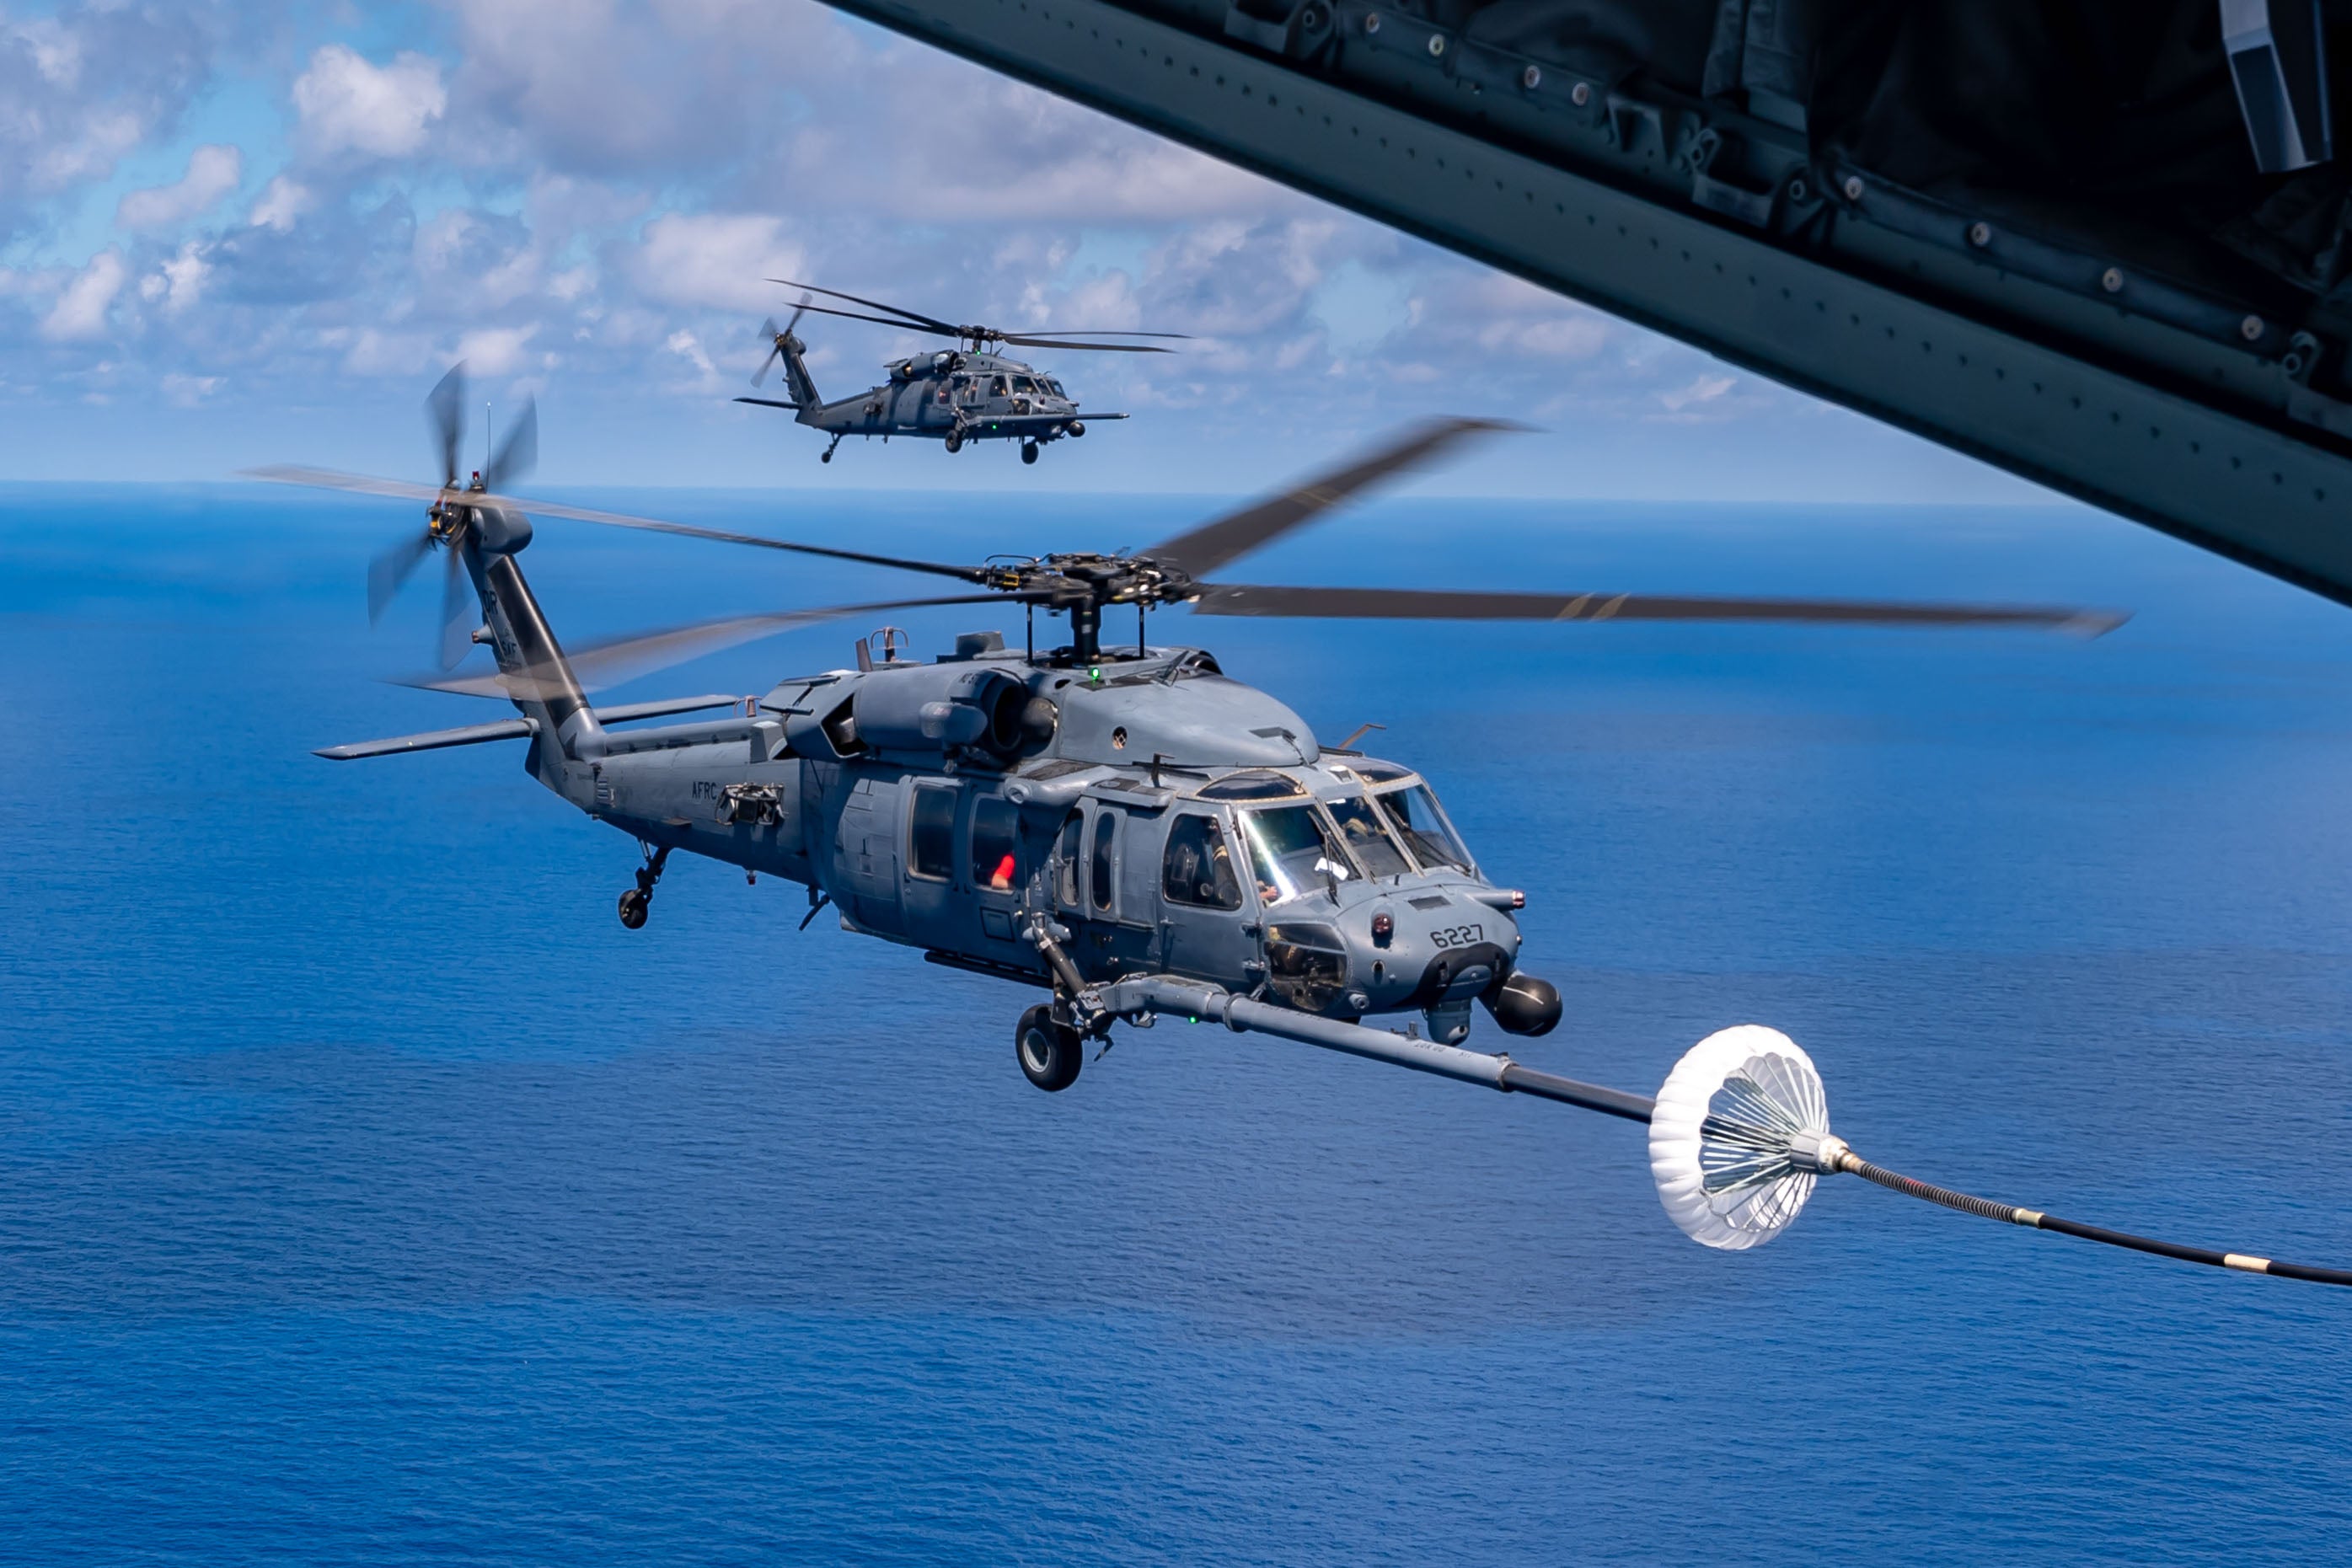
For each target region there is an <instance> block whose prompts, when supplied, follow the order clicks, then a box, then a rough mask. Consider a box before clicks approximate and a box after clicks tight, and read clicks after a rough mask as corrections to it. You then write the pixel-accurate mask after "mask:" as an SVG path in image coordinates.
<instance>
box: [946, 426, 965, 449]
mask: <svg viewBox="0 0 2352 1568" xmlns="http://www.w3.org/2000/svg"><path fill="white" fill-rule="evenodd" d="M948 450H949V451H950V452H961V451H962V450H963V432H962V431H961V430H950V431H949V432H948Z"/></svg>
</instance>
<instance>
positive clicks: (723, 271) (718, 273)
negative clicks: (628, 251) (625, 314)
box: [629, 213, 806, 311]
mask: <svg viewBox="0 0 2352 1568" xmlns="http://www.w3.org/2000/svg"><path fill="white" fill-rule="evenodd" d="M782 230H783V224H782V220H780V219H777V218H770V217H760V216H757V215H755V214H748V213H734V214H727V213H710V214H696V215H688V214H684V213H673V214H669V215H668V216H667V217H661V218H656V219H655V220H654V221H653V222H652V223H650V224H647V225H646V232H645V239H644V241H643V242H642V243H641V244H640V245H639V246H638V247H637V250H636V252H635V255H634V256H631V257H630V260H629V270H630V271H631V273H632V274H633V275H634V276H635V280H636V284H637V287H638V288H639V289H640V290H642V291H643V292H644V293H646V294H647V295H650V296H651V297H653V298H656V299H660V300H666V301H667V302H669V303H670V304H673V305H699V306H708V307H710V308H716V309H720V310H744V311H751V310H767V309H773V308H775V306H776V303H777V301H778V299H779V298H781V294H780V292H779V290H778V289H777V288H776V286H775V285H774V284H772V283H769V282H766V281H764V280H765V279H767V278H770V277H796V276H798V275H800V274H801V273H802V272H803V271H804V270H805V267H804V265H803V264H804V262H805V260H806V255H805V253H804V252H803V250H802V249H801V247H800V246H797V245H793V244H789V243H787V242H786V241H785V240H784V239H783V237H782Z"/></svg>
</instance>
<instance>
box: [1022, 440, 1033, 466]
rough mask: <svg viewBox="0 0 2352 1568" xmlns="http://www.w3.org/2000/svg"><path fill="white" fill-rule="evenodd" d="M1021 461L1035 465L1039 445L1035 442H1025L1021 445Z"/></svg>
mask: <svg viewBox="0 0 2352 1568" xmlns="http://www.w3.org/2000/svg"><path fill="white" fill-rule="evenodd" d="M1021 461H1022V462H1024V463H1034V462H1036V461H1037V444H1036V443H1035V442H1034V441H1024V442H1023V443H1022V444H1021Z"/></svg>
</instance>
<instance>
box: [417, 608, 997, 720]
mask: <svg viewBox="0 0 2352 1568" xmlns="http://www.w3.org/2000/svg"><path fill="white" fill-rule="evenodd" d="M1028 597H1034V596H1029V595H1005V594H998V593H959V594H950V595H949V596H948V597H946V598H941V599H887V600H883V601H880V602H878V603H873V604H834V605H826V606H824V607H822V608H819V609H814V610H786V611H781V612H774V613H771V614H762V615H730V616H726V617H722V618H721V619H719V620H715V621H698V622H693V623H691V624H689V625H685V626H673V627H670V628H668V629H667V630H666V631H660V632H643V633H640V634H638V635H635V636H632V637H617V638H612V639H608V640H606V641H604V642H600V643H586V644H583V646H581V647H578V648H575V649H572V651H571V652H569V653H566V654H565V655H564V662H565V663H566V664H570V665H571V666H572V678H573V679H575V680H576V681H578V682H579V684H580V689H581V690H582V691H583V692H593V691H601V690H603V689H604V688H605V687H607V686H613V685H619V684H620V683H621V682H623V681H627V680H634V679H635V678H636V677H637V676H639V675H649V674H653V673H654V672H656V670H666V669H668V668H669V667H670V666H671V665H673V664H685V663H686V662H687V661H688V660H689V659H699V658H702V657H703V656H705V655H706V654H709V653H722V652H724V651H725V650H727V649H729V648H736V647H740V646H742V645H743V644H745V643H757V642H760V641H761V640H762V639H763V638H768V637H774V636H778V635H780V634H782V633H783V632H794V631H798V630H799V629H800V628H802V627H803V626H814V625H815V624H817V623H818V622H824V621H837V620H839V619H840V618H841V617H843V616H845V615H857V614H862V613H866V612H874V611H884V610H920V609H924V608H927V607H929V606H931V605H936V604H1002V603H1003V602H1005V601H1006V600H1007V599H1008V598H1012V599H1014V600H1019V599H1022V598H1028ZM396 684H398V685H406V686H415V687H419V688H421V689H423V690H425V691H434V692H456V693H458V694H460V695H465V696H478V697H509V698H511V697H523V698H531V697H540V696H546V695H554V694H555V693H558V692H560V691H562V689H563V686H562V681H561V679H560V677H556V676H555V675H554V674H552V672H549V673H546V674H541V673H540V672H537V671H518V672H512V673H509V672H494V673H492V674H481V675H439V676H426V677H423V678H419V679H415V680H405V681H401V682H398V683H396Z"/></svg>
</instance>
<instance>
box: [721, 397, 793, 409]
mask: <svg viewBox="0 0 2352 1568" xmlns="http://www.w3.org/2000/svg"><path fill="white" fill-rule="evenodd" d="M735 401H736V402H756V403H758V404H759V405H760V406H761V408H782V409H791V410H798V409H799V407H800V406H801V405H800V404H798V403H796V402H785V401H784V400H783V399H782V398H780V397H739V398H737V399H736V400H735Z"/></svg>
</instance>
